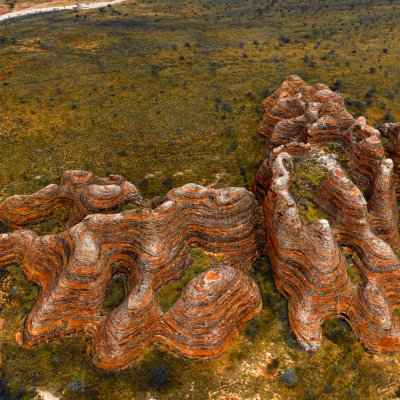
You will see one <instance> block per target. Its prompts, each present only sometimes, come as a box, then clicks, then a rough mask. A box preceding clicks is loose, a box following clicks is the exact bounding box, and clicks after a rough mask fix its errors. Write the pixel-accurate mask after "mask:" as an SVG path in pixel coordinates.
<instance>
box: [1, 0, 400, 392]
mask: <svg viewBox="0 0 400 400" xmlns="http://www.w3.org/2000/svg"><path fill="white" fill-rule="evenodd" d="M349 3H352V4H349ZM399 25H400V5H398V2H396V1H384V0H382V1H365V0H364V1H362V0H359V1H357V2H356V1H353V2H349V1H344V0H327V1H316V0H309V1H305V0H303V1H295V0H287V1H275V0H272V1H265V2H260V1H246V0H240V1H239V0H230V1H228V0H226V1H221V0H203V1H198V0H191V1H180V0H179V1H178V0H176V1H173V0H169V1H166V0H158V1H143V0H136V1H135V3H126V4H121V5H118V6H115V7H106V8H104V9H99V10H94V11H90V12H65V13H54V14H50V15H43V16H32V17H27V18H23V19H18V20H13V21H10V22H5V23H2V24H0V158H1V160H2V163H1V169H0V188H1V191H0V196H2V199H4V198H6V197H7V196H9V195H12V194H22V193H30V192H32V191H35V190H38V189H39V188H41V187H43V186H45V185H47V184H49V183H54V182H58V180H59V178H60V175H61V173H62V172H63V171H64V170H66V169H78V168H79V169H85V170H90V171H93V172H95V173H96V174H98V175H100V176H105V175H108V174H120V175H124V176H125V177H126V178H128V179H129V180H130V181H131V182H133V183H134V184H135V185H137V186H138V188H140V190H141V191H142V193H143V194H144V196H146V197H148V198H151V197H154V196H158V195H162V194H163V193H165V192H166V191H168V190H169V189H170V188H171V187H175V186H179V185H182V184H184V183H188V182H196V183H199V184H203V185H207V186H213V187H226V186H245V187H247V186H248V184H249V182H251V180H252V178H253V176H254V174H255V172H256V170H257V168H258V166H259V163H260V160H261V159H262V157H263V154H264V143H265V142H264V139H263V138H261V137H260V136H259V135H258V134H257V125H258V123H259V121H260V119H261V116H262V113H261V109H260V104H261V101H262V100H263V98H264V97H265V96H266V95H268V94H269V93H271V92H272V91H273V90H274V89H275V88H276V87H277V86H279V84H280V83H281V81H282V80H283V78H284V77H285V76H286V75H288V74H292V73H297V74H299V75H300V76H302V77H303V79H305V80H307V81H308V82H310V83H316V82H323V83H326V84H328V85H330V86H331V87H332V88H333V89H334V90H337V91H339V92H340V93H341V94H342V95H343V96H344V97H345V98H346V103H347V105H348V108H349V110H350V111H351V112H352V113H353V114H355V115H361V114H362V115H365V116H366V117H367V119H368V121H369V122H370V123H371V124H374V125H377V126H379V125H381V124H383V123H384V122H389V121H392V120H396V119H397V120H400V113H399V111H398V109H399V107H398V99H399V90H400V79H399V78H400V74H399V56H400V49H399V48H398V43H400V30H399V29H398V26H399ZM310 168H311V170H310V174H311V178H310V179H314V175H315V171H312V167H310ZM302 173H303V174H304V171H302ZM297 195H298V196H301V193H300V194H297ZM304 202H305V203H307V199H305V200H304ZM310 209H311V210H312V211H313V212H314V210H313V209H312V208H310ZM306 217H307V216H305V219H306V220H307V218H306ZM314 217H315V216H314V215H311V216H309V219H310V220H312V219H313V218H314ZM61 223H62V213H60V214H59V215H58V216H57V217H56V218H55V219H53V220H52V221H48V222H47V223H44V224H41V225H40V226H38V227H36V228H35V229H36V230H37V231H38V232H40V233H50V232H57V231H58V230H60V229H61V227H60V224H61ZM209 262H210V261H209V259H208V257H207V256H206V255H205V254H203V253H202V252H201V251H198V250H195V252H194V263H193V264H194V265H193V268H192V269H191V270H190V271H189V272H188V274H189V275H188V276H186V277H185V281H188V279H189V277H191V276H193V275H194V274H195V273H197V272H199V271H201V270H203V269H204V268H205V267H206V266H207V265H208V263H209ZM255 275H256V278H257V281H258V283H259V284H260V287H261V290H262V293H263V299H264V305H265V307H264V311H263V312H262V314H261V315H260V316H259V317H258V318H256V319H254V320H253V321H252V322H250V324H249V325H248V327H247V328H246V330H245V332H244V333H242V334H241V335H240V336H239V337H238V339H237V340H235V341H234V343H233V344H232V345H231V346H230V348H229V350H228V351H227V353H226V354H225V355H223V356H222V357H221V358H219V359H217V360H214V361H210V362H207V363H198V362H191V361H186V360H181V359H177V358H175V357H173V356H171V355H168V354H167V353H164V352H162V351H159V350H152V349H149V351H148V352H147V353H146V354H145V355H144V358H143V360H142V361H141V362H140V363H138V364H136V365H135V366H133V367H132V368H131V369H129V370H127V371H123V372H119V373H106V372H102V371H98V370H96V369H94V368H93V367H92V366H91V364H90V359H89V357H88V355H87V354H86V343H85V340H83V339H74V340H66V341H62V342H60V343H52V344H49V345H45V346H42V347H41V348H38V349H35V350H24V349H21V348H20V347H19V346H18V345H17V344H16V343H15V340H14V335H15V333H16V331H17V330H18V329H19V328H20V326H21V322H22V319H23V317H24V315H26V313H27V312H28V311H29V310H30V309H31V307H32V305H33V303H34V301H35V299H36V298H37V296H38V293H39V290H38V288H37V287H36V286H34V285H33V284H30V283H28V282H27V281H26V280H25V278H24V277H23V274H22V272H21V270H20V269H19V267H15V268H10V269H8V270H4V271H3V272H2V273H1V277H0V281H1V293H0V294H1V296H0V315H1V316H2V318H3V319H2V323H1V333H0V335H1V353H2V357H1V358H0V375H1V378H2V379H3V380H2V381H1V382H0V393H1V390H3V392H4V393H9V394H10V398H12V399H14V398H18V399H31V398H32V396H33V393H34V391H35V389H36V388H38V387H40V388H45V389H46V390H49V391H50V392H52V393H53V394H56V395H58V396H59V397H60V398H62V399H117V400H118V399H121V400H122V399H132V398H133V399H150V398H153V399H219V400H224V399H225V400H228V399H229V400H237V399H250V400H251V399H254V400H256V399H262V400H263V399H275V400H277V399H285V400H286V399H393V398H395V397H396V394H398V395H399V396H400V384H399V378H400V356H399V355H372V354H368V353H366V352H365V351H364V349H363V348H362V346H361V345H360V344H359V343H358V342H357V340H356V339H354V337H353V335H352V333H351V330H350V328H349V327H348V326H347V325H346V323H345V322H343V321H341V320H339V319H336V320H332V321H329V322H327V323H326V324H325V327H324V344H323V346H322V348H321V349H320V350H319V351H318V352H316V353H312V354H310V353H307V352H305V351H303V350H301V349H300V347H299V346H298V345H297V343H296V342H295V340H294V338H293V335H292V334H291V331H290V329H289V327H288V323H287V316H286V313H287V309H286V302H285V301H284V299H283V298H282V296H280V295H279V293H278V292H277V291H276V289H275V287H274V285H273V283H272V274H271V270H270V266H269V262H268V259H266V258H263V259H260V260H259V261H258V262H257V263H256V265H255ZM181 286H182V285H181V284H175V285H171V286H170V288H169V289H168V288H167V289H164V290H163V292H162V293H161V294H160V296H162V299H161V302H162V304H163V305H164V307H165V308H168V306H169V305H171V304H172V303H173V302H174V300H175V299H176V297H177V296H179V293H180V290H181ZM122 298H123V293H121V285H120V284H119V283H118V282H117V281H116V282H115V284H113V285H112V287H111V289H110V292H109V294H108V299H107V305H106V309H105V312H107V311H108V310H110V309H112V308H113V307H115V305H116V304H118V303H119V302H120V301H121V299H122ZM0 397H1V396H0ZM5 398H6V397H5Z"/></svg>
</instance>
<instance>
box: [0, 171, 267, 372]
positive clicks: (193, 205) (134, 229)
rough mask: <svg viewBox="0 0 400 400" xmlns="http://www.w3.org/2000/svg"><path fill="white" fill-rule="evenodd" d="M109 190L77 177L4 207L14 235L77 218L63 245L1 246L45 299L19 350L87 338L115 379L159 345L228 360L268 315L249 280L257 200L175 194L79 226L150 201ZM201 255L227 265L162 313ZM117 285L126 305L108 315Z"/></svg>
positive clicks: (197, 191) (235, 193) (6, 259)
mask: <svg viewBox="0 0 400 400" xmlns="http://www.w3.org/2000/svg"><path fill="white" fill-rule="evenodd" d="M110 179H111V181H112V182H114V183H113V184H109V181H108V180H107V181H103V180H101V181H99V180H98V178H93V177H92V176H91V175H90V174H89V173H85V172H82V171H74V172H69V173H67V174H66V175H65V177H64V179H63V182H62V184H61V185H60V187H58V186H56V185H51V186H49V187H47V188H45V189H43V190H41V191H39V192H38V193H35V194H32V195H27V196H14V197H12V198H9V199H8V200H6V201H5V202H4V203H3V204H2V205H0V218H2V219H3V220H4V221H7V222H8V223H9V224H10V225H14V226H23V225H24V224H26V225H29V224H31V223H32V221H38V220H41V219H42V217H43V216H44V215H48V214H49V213H50V212H51V211H52V210H53V209H54V208H56V207H58V206H59V204H60V203H63V204H64V203H65V202H66V201H68V203H67V204H69V205H70V206H71V208H72V211H73V219H72V220H71V219H70V221H69V224H70V225H72V226H71V227H70V228H68V229H66V230H65V231H63V232H61V233H59V234H56V235H46V236H37V235H36V234H35V233H34V232H33V231H29V230H22V231H16V232H11V233H6V234H3V235H0V262H1V263H2V265H7V264H9V263H11V262H13V261H15V260H19V262H20V263H21V265H22V268H23V270H24V272H25V274H26V276H27V277H28V279H30V280H31V281H33V282H35V283H37V284H38V285H39V286H40V288H41V293H40V296H39V299H38V301H37V303H36V305H35V306H34V308H33V310H32V311H31V312H30V313H29V314H28V315H27V317H26V318H25V320H24V327H23V329H22V331H21V332H19V333H18V335H17V340H18V341H19V343H21V344H22V345H23V346H25V347H28V348H29V347H35V346H38V345H40V344H42V343H44V342H48V341H50V340H53V339H59V338H63V337H68V336H77V335H86V336H89V337H90V338H92V348H91V353H92V358H93V362H94V363H95V364H96V365H97V366H99V367H101V368H104V369H110V370H112V369H122V368H126V367H128V366H129V365H130V364H131V363H132V362H134V361H136V360H137V359H138V358H139V357H140V356H141V354H142V352H143V349H145V348H147V347H148V346H149V345H150V344H158V345H160V346H163V347H165V348H167V349H169V350H170V351H173V352H175V353H177V354H178V355H182V356H185V357H190V358H195V359H197V358H209V357H215V356H218V355H220V354H221V353H222V352H223V351H224V350H225V349H226V347H227V345H228V344H229V342H230V341H231V340H232V339H233V338H234V337H235V336H236V335H237V333H238V332H239V331H240V330H241V328H242V327H243V326H244V325H245V324H246V322H247V321H249V320H250V319H251V318H253V317H254V316H255V315H257V314H258V313H259V312H260V310H261V307H262V304H261V296H260V293H259V289H258V287H257V285H256V283H255V281H254V279H253V278H252V277H251V275H250V274H249V271H250V270H251V267H252V264H253V262H254V261H255V260H256V259H257V257H258V256H259V254H260V253H261V251H262V249H263V246H264V244H263V242H264V239H263V236H264V228H263V225H262V218H261V208H260V207H259V205H258V204H257V202H256V201H255V199H254V196H253V194H251V193H250V192H248V191H247V190H245V189H241V188H228V189H220V190H215V189H208V188H205V187H202V186H198V185H194V184H189V185H185V186H183V187H181V188H177V189H173V190H171V191H170V192H169V193H168V194H167V195H166V196H165V198H164V199H162V200H161V202H160V205H158V207H156V208H154V209H151V208H137V209H134V210H130V211H125V212H122V213H111V214H92V215H89V216H87V217H86V218H84V219H83V220H82V221H81V222H79V223H77V224H75V222H76V221H79V220H81V219H82V218H83V216H84V215H85V214H87V213H88V212H90V210H96V212H99V211H100V210H101V211H103V212H104V211H109V210H111V209H115V207H117V206H118V205H120V204H123V203H125V202H126V201H128V200H129V201H134V202H139V201H141V198H140V195H139V194H138V192H137V190H136V189H135V187H134V186H133V185H132V184H130V183H128V182H126V181H125V180H124V179H123V178H119V177H118V178H116V179H115V178H110ZM71 182H72V183H71ZM77 182H78V183H77ZM93 182H94V183H93ZM104 182H106V186H102V185H101V184H102V183H104ZM65 199H67V200H65ZM3 210H6V211H4V212H3ZM193 247H198V248H201V249H204V250H205V251H207V252H209V253H211V254H213V255H216V256H218V257H219V259H220V260H221V264H220V265H218V266H215V267H212V268H211V269H210V270H208V271H206V272H205V273H203V274H200V275H198V276H196V277H195V278H193V280H192V281H191V282H190V283H189V285H188V286H187V287H186V288H184V290H183V293H182V295H181V297H180V298H179V299H178V300H177V302H176V303H175V304H174V305H173V306H172V307H171V308H170V309H169V310H168V311H167V312H165V313H164V312H163V311H162V310H161V307H160V305H159V302H158V297H157V293H158V292H159V291H160V289H162V288H163V287H165V286H166V285H168V284H169V283H171V282H173V281H175V280H178V279H179V278H181V277H182V275H183V274H184V273H185V272H186V270H187V269H188V267H189V266H190V264H191V249H192V248H193ZM116 274H123V275H125V277H126V288H125V291H126V296H125V300H124V301H123V302H122V304H120V305H119V306H118V307H116V308H115V309H113V310H112V311H111V312H110V313H109V314H107V315H102V310H103V304H104V301H105V296H106V291H107V288H108V287H109V285H110V283H111V280H112V279H113V277H114V276H115V275H116Z"/></svg>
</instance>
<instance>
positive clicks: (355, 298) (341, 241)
mask: <svg viewBox="0 0 400 400" xmlns="http://www.w3.org/2000/svg"><path fill="white" fill-rule="evenodd" d="M263 108H264V112H265V116H264V119H263V121H262V123H261V125H260V133H261V134H262V135H264V136H266V137H267V138H268V139H269V140H268V146H267V157H266V159H265V161H264V163H263V165H262V166H261V168H260V170H259V172H258V174H257V176H256V179H255V182H254V184H253V191H254V193H255V195H256V197H257V199H258V200H259V201H261V202H262V204H263V206H264V210H265V219H266V231H267V244H268V246H267V247H268V253H269V257H270V259H271V264H272V268H273V273H274V278H275V282H276V285H277V287H278V289H279V291H280V292H281V293H282V294H283V295H284V296H285V297H286V298H287V300H288V307H289V321H290V325H291V327H292V329H293V332H294V334H295V336H296V338H297V339H298V341H299V343H300V345H301V346H303V347H304V348H306V349H309V350H314V349H316V348H318V347H319V346H320V344H321V340H322V324H323V322H324V321H325V320H327V319H329V318H333V317H338V316H341V317H343V318H345V319H346V320H347V321H348V322H349V324H350V326H351V328H352V329H353V331H354V333H355V334H356V335H357V336H358V337H359V339H360V341H361V342H362V343H363V345H364V346H365V347H366V348H367V349H369V350H374V351H397V350H400V326H399V321H398V319H397V317H396V315H395V309H396V308H399V307H400V290H399V288H400V262H399V259H398V258H397V256H396V254H395V252H394V250H396V249H398V248H399V235H398V206H397V202H396V197H395V185H396V180H397V179H398V170H399V164H398V162H399V158H398V157H399V151H398V149H399V148H398V133H399V125H398V124H396V125H395V124H390V125H387V126H386V128H385V132H384V133H385V135H386V136H388V137H389V138H390V144H389V148H388V155H390V156H391V157H392V158H391V159H390V158H386V155H385V150H384V148H383V145H382V142H381V135H380V132H379V131H378V130H376V129H374V128H372V127H370V126H369V125H367V123H366V121H365V119H364V118H362V117H360V118H358V119H357V120H354V119H353V118H352V117H351V115H350V114H349V113H348V112H347V111H346V109H345V107H344V103H343V100H342V99H341V98H340V96H339V95H338V94H337V93H333V92H332V91H330V90H329V88H328V87H327V86H325V85H321V84H317V85H315V86H309V85H307V84H306V83H305V82H304V81H303V80H302V79H301V78H299V77H298V76H296V75H294V76H289V77H288V78H287V79H286V80H285V82H284V83H283V84H282V86H281V87H280V88H279V89H278V90H277V91H276V92H275V93H273V94H272V95H271V96H270V97H268V98H267V99H266V100H265V101H264V103H263ZM332 141H334V142H338V143H340V144H341V146H342V147H343V149H344V151H345V152H346V154H347V157H348V160H349V162H348V166H347V167H348V170H347V171H346V170H345V169H344V168H343V167H342V166H341V165H340V163H339V162H338V161H337V159H336V158H335V156H332V155H329V154H328V153H326V152H324V151H323V150H322V148H320V147H321V145H322V144H323V143H324V142H325V143H327V142H332ZM301 159H303V160H304V159H308V160H311V161H312V162H313V163H314V165H317V166H319V168H321V169H322V170H324V171H325V173H326V177H325V178H324V179H323V182H322V183H321V185H320V186H319V189H318V191H317V192H318V193H316V194H317V198H316V203H317V205H318V207H319V210H320V212H321V213H322V214H323V215H324V216H325V218H322V219H319V220H317V221H316V222H314V223H310V224H306V223H304V222H302V220H301V217H300V215H299V210H298V206H297V203H296V201H295V197H294V195H293V191H292V189H293V188H292V185H293V181H294V179H295V168H294V166H293V163H294V161H295V160H301ZM393 170H394V171H395V173H394V172H393ZM345 255H347V257H345ZM349 263H350V264H351V263H354V266H355V268H356V269H357V271H358V274H359V275H360V278H361V283H353V282H352V280H351V279H350V277H349Z"/></svg>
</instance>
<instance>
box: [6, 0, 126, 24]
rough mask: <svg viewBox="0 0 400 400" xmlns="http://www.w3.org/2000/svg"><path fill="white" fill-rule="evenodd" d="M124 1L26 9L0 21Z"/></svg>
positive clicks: (97, 6)
mask: <svg viewBox="0 0 400 400" xmlns="http://www.w3.org/2000/svg"><path fill="white" fill-rule="evenodd" d="M124 1H126V0H112V1H99V2H95V3H83V4H74V5H71V6H60V7H44V8H27V9H25V10H20V11H12V12H9V13H6V14H3V15H0V21H7V20H9V19H12V18H18V17H24V16H26V15H32V14H43V13H48V12H52V11H65V10H92V9H95V8H101V7H107V6H108V5H114V4H118V3H123V2H124Z"/></svg>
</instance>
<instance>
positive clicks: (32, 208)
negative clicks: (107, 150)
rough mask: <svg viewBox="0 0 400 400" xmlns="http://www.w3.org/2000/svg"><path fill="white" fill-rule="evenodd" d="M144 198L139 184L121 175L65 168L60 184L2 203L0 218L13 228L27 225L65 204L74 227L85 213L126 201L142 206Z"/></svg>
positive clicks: (107, 209) (106, 209)
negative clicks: (138, 186) (136, 184)
mask: <svg viewBox="0 0 400 400" xmlns="http://www.w3.org/2000/svg"><path fill="white" fill-rule="evenodd" d="M142 200H143V199H142V196H141V195H140V193H139V192H138V190H137V189H136V187H135V186H134V185H132V183H130V182H128V181H127V180H126V179H125V178H123V177H122V176H120V175H110V176H109V177H108V178H98V177H97V176H95V175H94V174H92V173H91V172H88V171H80V170H75V171H66V172H65V173H64V174H63V176H62V178H61V183H60V185H55V184H52V185H48V186H46V187H45V188H43V189H41V190H39V191H38V192H36V193H33V194H30V195H16V196H11V197H8V198H7V199H6V200H5V201H4V202H2V203H0V221H2V222H5V223H6V224H7V225H9V226H10V227H12V228H25V227H27V226H30V225H33V224H36V223H38V222H41V221H43V220H45V219H46V218H47V217H49V216H50V215H51V214H52V213H53V212H54V211H55V210H56V209H57V208H61V207H65V208H68V209H69V210H70V216H69V221H68V223H67V227H71V226H73V225H75V224H77V223H78V222H80V221H82V219H83V218H85V217H86V215H89V214H97V213H106V212H113V211H116V210H118V209H119V208H120V207H121V206H123V205H124V204H127V203H134V204H137V205H141V204H142Z"/></svg>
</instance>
